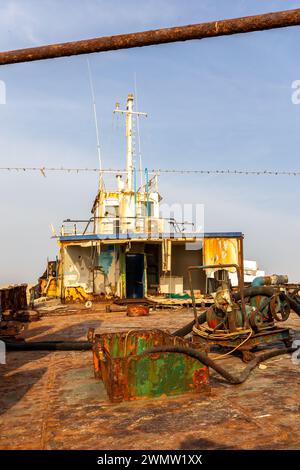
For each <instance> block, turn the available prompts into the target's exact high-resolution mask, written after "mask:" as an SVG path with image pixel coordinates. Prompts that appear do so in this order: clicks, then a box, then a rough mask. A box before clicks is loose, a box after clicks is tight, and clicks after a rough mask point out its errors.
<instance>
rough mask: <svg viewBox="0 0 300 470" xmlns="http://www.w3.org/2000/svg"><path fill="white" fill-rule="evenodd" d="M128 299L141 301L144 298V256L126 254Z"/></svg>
mask: <svg viewBox="0 0 300 470" xmlns="http://www.w3.org/2000/svg"><path fill="white" fill-rule="evenodd" d="M126 297H127V298H128V299H141V298H143V297H144V255H143V254H142V253H127V254H126Z"/></svg>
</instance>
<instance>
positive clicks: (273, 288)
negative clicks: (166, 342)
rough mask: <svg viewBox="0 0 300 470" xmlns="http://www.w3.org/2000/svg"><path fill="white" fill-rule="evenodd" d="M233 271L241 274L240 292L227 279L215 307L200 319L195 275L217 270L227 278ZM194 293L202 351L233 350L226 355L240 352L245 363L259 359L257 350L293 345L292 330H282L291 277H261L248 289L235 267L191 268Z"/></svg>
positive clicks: (195, 330)
mask: <svg viewBox="0 0 300 470" xmlns="http://www.w3.org/2000/svg"><path fill="white" fill-rule="evenodd" d="M229 268H234V269H235V270H236V272H237V278H238V290H237V291H234V290H233V289H232V287H231V283H230V280H229V277H228V276H226V275H225V276H223V279H222V280H221V281H220V282H219V287H218V288H217V290H216V292H215V293H213V294H212V295H213V299H214V304H213V305H212V306H211V307H209V308H208V309H207V310H206V311H205V314H203V315H202V317H201V318H200V320H199V318H198V312H197V309H196V302H195V294H194V289H193V283H192V272H193V271H195V270H205V269H217V270H222V271H223V273H224V274H227V273H228V271H226V270H227V269H229ZM188 274H189V282H190V292H191V297H192V304H193V310H194V316H195V323H194V326H193V343H194V345H198V347H199V348H201V347H202V348H203V347H204V348H205V347H206V349H208V348H209V346H210V345H219V346H223V347H229V348H231V351H228V352H227V353H226V354H230V353H231V352H234V351H235V350H237V349H239V350H240V351H241V352H242V355H243V360H244V361H246V362H247V361H249V360H251V359H253V358H254V357H255V356H254V354H253V352H252V350H253V349H254V348H255V347H257V346H262V345H265V344H269V343H275V342H278V341H283V342H284V343H285V345H286V346H287V347H289V346H290V345H291V343H292V335H291V332H290V330H289V328H282V327H279V326H278V324H277V323H278V322H283V321H286V320H287V319H288V317H289V315H290V301H289V296H288V295H287V294H286V292H285V290H284V287H283V286H284V285H285V284H287V282H288V278H287V276H281V275H273V276H264V277H257V278H255V279H254V280H253V282H252V284H251V286H250V287H246V288H244V286H243V279H242V275H241V269H240V267H239V266H238V265H235V264H222V265H209V266H190V267H189V268H188Z"/></svg>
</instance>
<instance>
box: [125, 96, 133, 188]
mask: <svg viewBox="0 0 300 470" xmlns="http://www.w3.org/2000/svg"><path fill="white" fill-rule="evenodd" d="M126 111H127V112H126V137H127V153H126V171H127V181H126V189H127V191H132V178H133V169H134V168H133V148H132V112H133V94H131V93H130V94H129V95H128V98H127V106H126Z"/></svg>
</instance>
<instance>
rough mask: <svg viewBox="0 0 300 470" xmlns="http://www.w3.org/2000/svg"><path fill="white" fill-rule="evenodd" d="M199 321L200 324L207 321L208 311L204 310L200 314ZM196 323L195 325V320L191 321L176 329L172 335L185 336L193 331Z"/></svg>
mask: <svg viewBox="0 0 300 470" xmlns="http://www.w3.org/2000/svg"><path fill="white" fill-rule="evenodd" d="M198 321H199V324H200V325H202V323H205V322H206V311H205V312H202V313H201V314H200V315H199V317H198ZM194 325H195V320H193V321H191V322H190V323H187V325H184V326H183V327H181V328H179V330H176V331H174V333H172V336H180V337H181V338H183V337H184V336H186V335H188V334H189V333H190V332H191V331H192V329H193V326H194Z"/></svg>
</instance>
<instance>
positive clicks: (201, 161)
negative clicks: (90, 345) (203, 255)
mask: <svg viewBox="0 0 300 470" xmlns="http://www.w3.org/2000/svg"><path fill="white" fill-rule="evenodd" d="M298 7H300V1H264V0H260V1H256V0H243V1H242V0H236V1H233V0H232V1H231V0H227V1H226V2H224V1H222V0H210V1H208V0H204V1H201V0H189V1H188V2H182V1H177V0H148V1H141V0H140V1H137V0H127V1H126V2H124V1H118V0H109V1H108V0H80V1H79V0H59V1H58V0H7V1H6V0H1V2H0V44H1V46H0V49H1V50H9V49H17V48H22V47H30V46H34V45H40V44H47V43H54V42H63V41H69V40H76V39H81V38H88V37H97V36H103V35H111V34H118V33H125V32H133V31H141V30H145V29H152V28H159V27H166V26H175V25H181V24H182V25H183V24H190V23H198V22H203V21H210V20H216V19H223V18H231V17H237V16H246V15H251V14H258V13H263V12H269V11H276V10H284V9H291V8H298ZM299 40H300V27H295V28H288V29H282V30H274V31H268V32H260V33H251V34H245V35H239V36H232V37H223V38H213V39H209V40H202V41H192V42H186V43H177V44H169V45H161V46H155V47H147V48H142V49H131V50H125V51H115V52H108V53H102V54H93V55H90V56H89V57H90V64H91V67H92V71H93V79H94V86H95V93H96V101H97V108H98V115H99V120H100V132H101V146H102V156H103V166H104V167H115V168H120V167H121V168H123V167H124V158H125V153H124V152H125V146H124V145H125V142H124V135H123V132H124V129H123V122H122V121H119V122H118V123H117V122H116V121H114V122H113V120H112V110H113V107H114V105H115V102H116V101H120V102H121V103H124V102H125V100H126V96H127V94H128V92H130V91H133V88H134V75H135V73H136V76H137V85H138V94H139V107H140V109H141V110H142V111H147V112H148V113H149V117H148V119H147V120H143V122H141V140H142V155H143V163H144V164H145V165H146V166H148V167H149V168H153V167H154V168H157V167H160V168H198V169H219V168H222V169H223V168H230V169H236V168H238V169H243V168H245V169H281V170H290V169H291V170H296V169H297V170H298V171H299V170H300V163H299V162H298V160H299V157H298V155H299V147H300V132H299V126H300V105H298V106H297V105H293V104H292V102H291V93H292V89H291V84H292V82H293V81H294V80H299V79H300V63H299V51H298V44H299ZM0 80H4V81H5V83H6V87H7V104H6V105H0V136H1V140H0V141H1V153H0V166H31V165H34V166H61V165H63V166H74V167H75V166H87V167H88V166H90V167H95V166H96V165H97V153H96V144H95V129H94V122H93V114H92V105H91V94H90V88H89V82H88V73H87V64H86V57H85V56H78V57H72V58H64V59H55V60H49V61H41V62H35V63H27V64H18V65H10V66H5V67H2V68H0ZM299 183H300V179H299V178H297V177H293V178H292V177H283V176H277V177H264V176H260V177H259V176H251V177H250V176H248V177H247V176H200V175H197V176H179V175H177V176H168V177H167V176H162V177H161V178H160V191H161V193H162V195H163V196H164V202H170V203H172V202H186V203H204V204H205V229H206V230H207V231H227V230H228V231H242V232H243V233H244V234H245V256H246V257H247V258H250V259H256V260H257V261H258V262H259V264H260V266H261V268H262V269H265V270H266V271H267V272H268V273H270V274H271V273H273V272H277V273H282V274H284V273H288V274H289V275H290V278H291V279H293V280H298V281H299V280H300V272H299V269H298V266H299V264H300V253H299V249H298V239H299V235H298V234H299V232H300V221H299V217H298V207H299V202H300V185H299ZM96 188H97V178H96V176H95V175H94V174H83V175H82V174H80V175H78V176H74V175H68V174H65V173H62V174H55V175H53V174H48V175H47V177H46V178H43V177H42V176H41V175H39V174H29V173H26V174H23V173H20V174H14V173H3V172H0V200H1V204H0V218H1V231H0V246H1V249H0V253H1V262H0V266H1V269H0V284H4V283H14V282H26V281H30V282H32V281H35V280H36V279H37V277H38V275H39V274H40V273H41V272H42V271H43V269H44V265H45V261H46V257H47V256H50V257H51V256H54V255H55V253H56V249H57V247H56V243H55V241H54V240H51V239H50V237H51V232H50V229H49V224H51V223H52V224H53V225H54V226H56V227H59V225H60V223H61V221H62V220H63V219H64V218H88V217H89V215H90V208H91V203H92V201H93V198H94V195H95V192H96Z"/></svg>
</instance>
